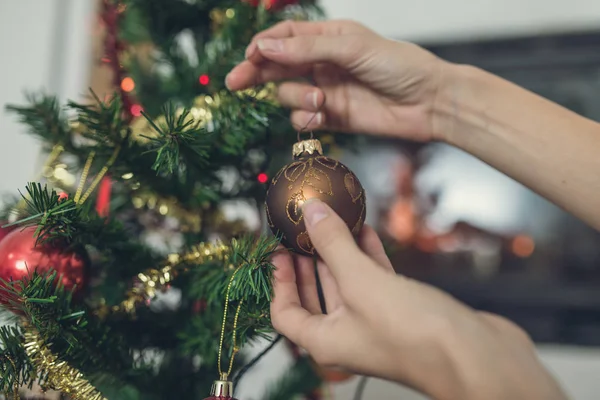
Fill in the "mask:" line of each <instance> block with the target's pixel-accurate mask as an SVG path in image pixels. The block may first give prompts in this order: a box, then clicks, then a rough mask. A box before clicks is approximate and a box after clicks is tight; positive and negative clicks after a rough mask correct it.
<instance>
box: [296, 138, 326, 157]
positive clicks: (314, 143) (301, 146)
mask: <svg viewBox="0 0 600 400" xmlns="http://www.w3.org/2000/svg"><path fill="white" fill-rule="evenodd" d="M315 153H316V154H317V155H323V146H321V142H320V141H319V140H318V139H307V140H302V141H299V142H298V143H296V144H294V150H293V154H294V158H300V157H302V156H304V155H306V154H309V155H313V154H315Z"/></svg>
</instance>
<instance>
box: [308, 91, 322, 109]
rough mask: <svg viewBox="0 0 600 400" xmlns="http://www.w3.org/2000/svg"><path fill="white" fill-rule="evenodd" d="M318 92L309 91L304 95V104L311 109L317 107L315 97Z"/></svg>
mask: <svg viewBox="0 0 600 400" xmlns="http://www.w3.org/2000/svg"><path fill="white" fill-rule="evenodd" d="M318 96H319V94H318V93H317V92H310V93H308V94H307V95H306V105H307V106H308V107H310V108H311V110H316V109H318V108H319V106H318V105H317V97H318Z"/></svg>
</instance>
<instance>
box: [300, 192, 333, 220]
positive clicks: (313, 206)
mask: <svg viewBox="0 0 600 400" xmlns="http://www.w3.org/2000/svg"><path fill="white" fill-rule="evenodd" d="M302 215H304V219H305V221H306V225H307V226H309V227H312V226H315V225H316V224H318V223H319V222H320V221H322V220H324V219H325V218H327V217H328V216H329V207H327V206H326V205H325V203H323V202H322V201H321V200H319V199H314V198H313V199H308V200H306V201H305V202H304V204H303V205H302Z"/></svg>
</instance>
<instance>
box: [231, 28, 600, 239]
mask: <svg viewBox="0 0 600 400" xmlns="http://www.w3.org/2000/svg"><path fill="white" fill-rule="evenodd" d="M246 55H247V60H246V61H244V62H242V63H241V64H240V65H238V66H237V67H236V68H234V69H233V70H232V71H231V72H230V74H229V75H228V77H227V80H226V83H227V85H228V87H229V88H230V89H231V90H239V89H244V88H248V87H250V86H254V85H256V84H261V83H265V82H271V81H277V82H280V84H279V93H278V97H279V101H280V102H281V104H282V105H284V106H286V107H289V108H291V109H292V122H294V124H295V125H296V126H298V127H304V126H306V125H307V123H308V122H309V121H311V122H310V124H309V126H308V128H309V129H320V128H323V129H328V130H333V131H338V132H349V133H366V134H370V135H386V136H390V137H396V138H403V139H412V140H419V141H429V140H438V141H443V142H447V143H449V144H451V145H454V146H456V147H459V148H461V149H462V150H464V151H466V152H468V153H471V154H472V155H474V156H475V157H477V158H479V159H481V160H483V161H484V162H486V163H488V164H490V165H491V166H493V167H495V168H498V170H500V171H501V172H503V173H505V174H506V175H509V176H510V177H512V178H514V179H515V180H517V181H519V182H521V183H522V184H524V185H525V186H528V187H529V188H531V189H532V190H533V191H535V192H537V193H539V194H541V195H542V196H544V197H546V198H547V199H548V200H550V201H552V202H554V203H556V204H557V205H559V206H560V207H562V208H564V209H566V210H568V211H570V212H572V213H573V214H574V215H575V216H577V217H579V218H581V219H582V220H584V221H586V222H588V223H589V224H590V225H593V226H594V227H595V228H597V229H600V211H599V208H598V207H597V206H596V205H597V204H599V203H600V190H599V186H598V179H597V173H596V172H595V171H598V169H599V168H600V158H599V157H598V155H597V149H598V148H600V124H599V123H597V122H596V121H592V120H590V119H587V118H583V117H581V116H580V115H577V114H575V113H574V112H572V111H570V110H567V109H566V108H564V107H561V106H560V105H558V104H555V103H553V102H550V101H548V100H546V99H543V98H541V97H540V96H538V95H536V94H534V93H531V92H530V91H527V90H525V89H523V88H520V87H518V86H517V85H514V84H512V83H511V82H508V81H506V80H503V79H501V78H499V77H497V76H494V75H493V74H490V73H488V72H486V71H483V70H481V69H479V68H476V67H472V66H468V65H458V64H453V63H450V62H447V61H444V60H442V59H440V58H438V57H437V56H435V55H434V54H432V53H430V52H429V51H427V50H425V49H423V48H421V47H419V46H416V45H414V44H410V43H406V42H399V41H394V40H388V39H385V38H383V37H381V36H379V35H377V34H376V33H375V32H373V31H371V30H369V29H367V28H366V27H364V26H362V25H360V24H358V23H355V22H349V21H324V22H291V21H288V22H284V23H281V24H279V25H276V26H274V27H273V28H270V29H268V30H265V31H264V32H261V33H259V34H258V35H256V36H255V37H254V38H253V39H252V41H251V43H250V45H249V46H248V49H247V53H246ZM298 78H305V79H306V81H305V82H299V81H298ZM308 82H311V83H308ZM325 98H326V99H327V101H326V102H325V104H324V99H325ZM323 104H324V106H322V107H321V105H323ZM523 110H527V112H524V111H523ZM315 113H317V115H316V117H315Z"/></svg>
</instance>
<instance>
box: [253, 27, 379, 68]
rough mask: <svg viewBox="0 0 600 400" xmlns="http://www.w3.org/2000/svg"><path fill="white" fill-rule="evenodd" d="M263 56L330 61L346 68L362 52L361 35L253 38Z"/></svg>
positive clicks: (281, 61) (296, 61) (294, 62)
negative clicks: (256, 39) (255, 39)
mask: <svg viewBox="0 0 600 400" xmlns="http://www.w3.org/2000/svg"><path fill="white" fill-rule="evenodd" d="M257 47H258V49H259V51H260V53H261V54H262V55H263V57H265V58H267V59H269V60H271V61H274V62H276V63H279V64H284V65H290V66H292V65H306V64H315V63H331V64H336V65H338V66H339V67H342V68H350V67H351V66H352V65H355V64H356V63H357V62H360V59H362V58H363V57H364V56H365V53H367V52H366V51H364V49H365V48H366V47H367V45H366V43H365V37H364V36H359V35H338V36H323V35H315V36H306V35H304V36H295V37H291V38H283V39H271V38H264V39H260V40H258V42H257Z"/></svg>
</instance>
